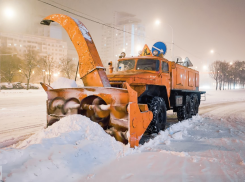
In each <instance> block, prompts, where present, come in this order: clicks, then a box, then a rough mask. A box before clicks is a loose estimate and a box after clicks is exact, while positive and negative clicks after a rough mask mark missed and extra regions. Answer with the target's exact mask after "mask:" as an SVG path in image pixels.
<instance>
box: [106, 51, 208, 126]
mask: <svg viewBox="0 0 245 182" xmlns="http://www.w3.org/2000/svg"><path fill="white" fill-rule="evenodd" d="M187 65H188V64H187ZM110 67H112V65H110ZM107 76H108V79H109V81H110V84H111V86H112V87H117V88H126V85H125V83H126V82H127V83H128V84H129V85H130V86H131V87H132V88H133V89H134V90H135V91H137V94H138V102H139V103H142V104H147V105H148V106H149V109H150V110H152V105H154V104H153V103H152V102H153V101H154V102H156V100H158V101H159V100H160V101H159V104H160V105H162V107H163V109H162V111H161V112H166V111H167V110H173V111H174V112H177V115H178V119H179V120H180V121H181V120H184V119H188V118H191V117H192V116H193V115H196V114H197V113H198V107H199V105H200V99H201V94H202V93H205V92H201V91H199V72H198V71H197V70H194V69H191V68H189V67H188V66H185V64H178V63H175V62H174V61H169V60H167V59H165V58H164V57H163V56H161V55H160V56H154V55H152V54H150V55H139V56H137V57H122V58H120V59H119V60H118V61H117V65H116V69H115V71H114V72H113V73H110V74H108V75H107ZM161 102H164V103H163V104H162V103H161ZM152 111H153V110H152ZM153 113H154V111H153ZM158 113H159V112H158ZM164 115H166V114H164ZM164 118H166V117H162V119H164ZM165 120H166V119H165ZM164 122H166V121H164Z"/></svg>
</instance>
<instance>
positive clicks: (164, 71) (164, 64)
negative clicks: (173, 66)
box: [162, 61, 169, 73]
mask: <svg viewBox="0 0 245 182" xmlns="http://www.w3.org/2000/svg"><path fill="white" fill-rule="evenodd" d="M162 72H163V73H168V72H169V68H168V63H167V62H164V61H162Z"/></svg>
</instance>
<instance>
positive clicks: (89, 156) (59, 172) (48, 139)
mask: <svg viewBox="0 0 245 182" xmlns="http://www.w3.org/2000/svg"><path fill="white" fill-rule="evenodd" d="M127 148H128V146H124V145H123V144H122V143H120V142H117V141H116V140H115V139H114V138H113V137H111V136H110V135H108V134H106V133H105V131H104V130H103V129H102V128H101V127H100V126H99V125H98V124H97V123H94V122H92V121H90V119H89V118H87V117H84V116H81V115H71V116H68V117H65V118H63V119H61V120H60V121H59V122H57V123H55V124H54V125H52V126H51V127H49V128H47V129H43V130H41V131H40V132H38V133H36V134H34V135H33V136H31V137H30V138H28V139H26V140H25V141H23V142H21V143H20V144H19V145H18V146H14V148H12V149H10V148H8V149H5V150H0V166H3V177H4V179H6V181H10V182H11V181H13V182H14V181H76V180H78V179H79V178H81V176H84V175H89V174H88V173H89V171H91V169H94V168H95V167H97V166H100V165H101V164H105V163H107V162H109V161H111V160H112V159H116V158H120V157H122V156H124V155H125V151H126V149H127ZM51 178H52V180H51Z"/></svg>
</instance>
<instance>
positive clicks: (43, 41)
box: [0, 32, 67, 61]
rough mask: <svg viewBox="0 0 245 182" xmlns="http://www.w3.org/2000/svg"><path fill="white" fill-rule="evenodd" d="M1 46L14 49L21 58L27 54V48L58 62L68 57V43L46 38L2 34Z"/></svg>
mask: <svg viewBox="0 0 245 182" xmlns="http://www.w3.org/2000/svg"><path fill="white" fill-rule="evenodd" d="M0 46H6V47H8V48H10V49H13V51H16V53H17V54H18V55H20V56H22V55H23V54H24V53H26V52H27V51H26V49H27V47H31V48H33V49H35V50H37V51H39V53H40V55H41V56H46V55H50V56H52V57H53V59H54V60H56V61H59V60H60V59H61V58H63V57H67V43H66V42H64V41H62V40H59V39H54V38H50V37H44V36H37V35H28V34H17V33H3V32H0Z"/></svg>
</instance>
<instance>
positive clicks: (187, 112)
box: [177, 95, 191, 121]
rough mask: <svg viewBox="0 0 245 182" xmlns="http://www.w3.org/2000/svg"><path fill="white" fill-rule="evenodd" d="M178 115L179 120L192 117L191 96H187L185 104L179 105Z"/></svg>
mask: <svg viewBox="0 0 245 182" xmlns="http://www.w3.org/2000/svg"><path fill="white" fill-rule="evenodd" d="M177 117H178V120H179V121H183V120H185V119H189V118H191V98H190V96H188V95H187V96H186V102H185V105H184V106H181V107H178V110H177Z"/></svg>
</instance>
